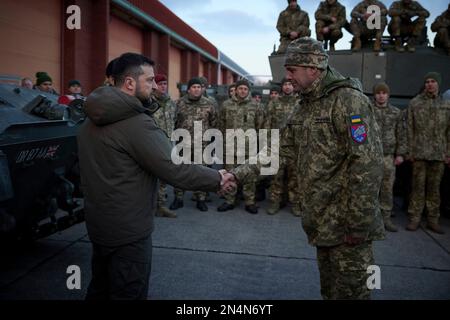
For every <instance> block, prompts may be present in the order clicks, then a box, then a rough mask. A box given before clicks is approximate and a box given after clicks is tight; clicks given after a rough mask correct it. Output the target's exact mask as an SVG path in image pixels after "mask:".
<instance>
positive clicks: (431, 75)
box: [423, 72, 442, 88]
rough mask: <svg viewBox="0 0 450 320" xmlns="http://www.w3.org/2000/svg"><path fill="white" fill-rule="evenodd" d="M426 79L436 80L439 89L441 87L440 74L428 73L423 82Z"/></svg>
mask: <svg viewBox="0 0 450 320" xmlns="http://www.w3.org/2000/svg"><path fill="white" fill-rule="evenodd" d="M427 79H433V80H436V82H437V83H438V85H439V88H440V87H441V83H442V76H441V74H440V73H438V72H428V73H427V74H426V75H425V77H424V78H423V80H424V81H426V80H427Z"/></svg>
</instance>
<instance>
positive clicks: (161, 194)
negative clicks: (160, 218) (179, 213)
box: [158, 180, 167, 208]
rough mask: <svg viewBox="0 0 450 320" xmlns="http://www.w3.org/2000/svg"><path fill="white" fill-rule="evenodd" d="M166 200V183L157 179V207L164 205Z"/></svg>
mask: <svg viewBox="0 0 450 320" xmlns="http://www.w3.org/2000/svg"><path fill="white" fill-rule="evenodd" d="M166 200H167V184H165V183H164V182H162V181H161V180H160V181H159V189H158V208H161V207H164V206H165V205H166Z"/></svg>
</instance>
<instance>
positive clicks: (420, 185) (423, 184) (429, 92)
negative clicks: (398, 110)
mask: <svg viewBox="0 0 450 320" xmlns="http://www.w3.org/2000/svg"><path fill="white" fill-rule="evenodd" d="M441 79H442V78H441V75H440V74H439V73H437V72H430V73H428V74H427V75H425V78H424V80H425V90H424V92H422V93H420V94H419V95H417V96H416V97H415V98H414V99H412V100H411V102H410V103H409V108H408V116H407V120H408V155H409V159H410V160H411V161H412V163H413V164H412V165H413V177H412V191H411V198H410V202H409V207H408V213H409V224H408V225H407V227H406V229H407V230H409V231H416V230H417V228H418V227H419V224H420V220H421V216H422V212H423V209H424V208H425V205H426V208H427V213H428V216H427V220H428V224H427V228H428V229H430V230H431V231H434V232H436V233H439V234H443V233H444V231H443V230H442V228H441V227H440V226H439V216H440V213H439V206H440V194H439V188H440V184H441V179H442V176H443V174H444V169H445V166H444V162H445V163H447V164H449V163H450V102H449V101H445V100H444V99H443V98H442V96H441V95H440V94H439V90H440V86H441V81H442V80H441Z"/></svg>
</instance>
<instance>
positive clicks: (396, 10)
mask: <svg viewBox="0 0 450 320" xmlns="http://www.w3.org/2000/svg"><path fill="white" fill-rule="evenodd" d="M389 15H390V16H391V18H392V19H391V22H390V23H389V27H388V31H389V33H390V34H391V36H392V37H393V38H395V50H396V51H398V52H403V51H405V49H404V48H403V38H405V37H408V51H409V52H414V51H416V48H415V44H416V42H417V38H418V37H420V35H421V34H422V30H423V28H424V27H425V24H426V18H428V17H429V16H430V13H429V12H428V11H427V10H426V9H424V8H423V7H422V6H421V5H420V4H419V3H418V2H417V1H413V0H399V1H394V2H393V3H392V4H391V6H390V7H389ZM413 17H417V19H416V20H414V21H411V19H412V18H413Z"/></svg>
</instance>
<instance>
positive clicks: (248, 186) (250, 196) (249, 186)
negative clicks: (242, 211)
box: [224, 164, 257, 206]
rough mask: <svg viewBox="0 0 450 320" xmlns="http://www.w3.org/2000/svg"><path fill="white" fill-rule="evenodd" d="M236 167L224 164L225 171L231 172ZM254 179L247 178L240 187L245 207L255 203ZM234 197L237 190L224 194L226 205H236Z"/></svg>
mask: <svg viewBox="0 0 450 320" xmlns="http://www.w3.org/2000/svg"><path fill="white" fill-rule="evenodd" d="M237 166H238V165H234V164H226V165H225V166H224V169H225V170H228V171H230V170H232V169H234V168H236V167H237ZM256 182H257V181H256V179H254V178H249V179H247V180H246V181H245V184H243V185H242V193H243V195H244V201H245V205H247V206H248V205H252V204H255V203H256V200H255V192H256ZM236 195H237V189H234V190H233V191H232V192H230V193H227V194H225V196H224V198H225V201H226V202H227V203H228V204H232V205H234V204H236Z"/></svg>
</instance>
